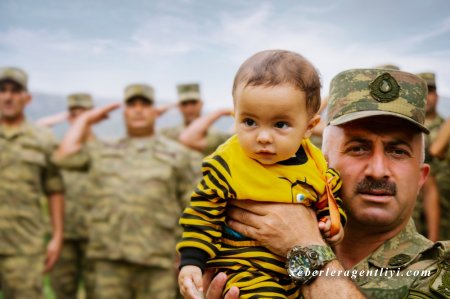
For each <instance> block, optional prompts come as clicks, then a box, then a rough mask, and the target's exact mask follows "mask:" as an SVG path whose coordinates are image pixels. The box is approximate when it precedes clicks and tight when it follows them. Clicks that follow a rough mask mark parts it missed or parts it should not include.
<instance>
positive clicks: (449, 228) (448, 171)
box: [413, 73, 450, 240]
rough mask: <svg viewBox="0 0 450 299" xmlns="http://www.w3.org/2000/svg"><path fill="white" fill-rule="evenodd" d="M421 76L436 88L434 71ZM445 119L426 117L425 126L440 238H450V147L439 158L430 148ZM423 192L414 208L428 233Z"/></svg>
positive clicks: (419, 226) (422, 229)
mask: <svg viewBox="0 0 450 299" xmlns="http://www.w3.org/2000/svg"><path fill="white" fill-rule="evenodd" d="M418 76H419V77H421V78H422V79H424V80H425V81H426V82H427V85H428V86H429V87H431V88H436V81H435V75H434V74H433V73H421V74H418ZM444 122H445V119H444V118H443V117H442V116H441V115H439V114H438V115H436V116H435V117H434V118H431V119H430V118H427V119H425V126H426V127H427V128H428V129H429V130H430V134H429V135H428V136H426V138H425V153H426V162H427V163H429V164H430V166H431V175H433V176H434V177H435V179H436V184H437V187H438V192H439V202H440V206H441V219H440V220H441V223H440V224H441V225H440V238H439V239H440V240H450V220H449V218H448V215H449V213H450V184H449V182H450V168H449V161H450V160H449V158H450V148H448V149H447V155H446V158H444V159H443V160H439V159H438V158H432V157H430V155H429V153H428V148H429V146H430V145H431V143H432V142H433V141H434V140H435V139H436V137H437V135H438V133H439V130H440V128H441V126H442V124H443V123H444ZM423 208H424V207H423V194H421V195H420V196H419V198H418V200H417V204H416V207H415V208H414V214H413V215H414V222H415V223H416V226H417V230H418V231H419V232H420V233H423V234H426V233H427V229H426V223H425V216H424V214H423Z"/></svg>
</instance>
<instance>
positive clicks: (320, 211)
mask: <svg viewBox="0 0 450 299" xmlns="http://www.w3.org/2000/svg"><path fill="white" fill-rule="evenodd" d="M326 179H327V181H328V182H329V184H330V186H331V191H332V192H333V195H334V198H335V199H336V203H337V205H338V210H339V214H340V216H341V217H340V218H341V223H342V226H345V224H346V223H347V214H346V213H345V211H344V208H343V205H344V203H343V201H342V198H341V197H340V191H341V187H342V180H341V176H340V174H339V172H337V170H335V169H333V168H328V170H327V172H326ZM329 215H330V212H329V207H328V206H325V207H317V219H320V218H322V217H324V216H329Z"/></svg>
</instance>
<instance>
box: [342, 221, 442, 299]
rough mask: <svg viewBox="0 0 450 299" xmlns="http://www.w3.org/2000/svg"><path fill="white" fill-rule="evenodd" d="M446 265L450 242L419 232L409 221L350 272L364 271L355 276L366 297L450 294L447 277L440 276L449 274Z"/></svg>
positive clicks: (420, 296) (437, 295)
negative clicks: (427, 237)
mask: <svg viewBox="0 0 450 299" xmlns="http://www.w3.org/2000/svg"><path fill="white" fill-rule="evenodd" d="M447 265H450V242H444V243H441V242H438V243H433V242H431V241H430V240H428V239H426V238H425V237H423V236H422V235H420V234H418V233H417V231H416V229H415V226H414V223H413V221H410V222H409V223H408V224H407V226H406V227H405V228H404V229H403V230H402V231H401V232H400V233H399V234H397V235H396V236H395V237H393V238H392V239H390V240H388V241H386V242H385V243H384V244H383V245H382V246H381V247H379V248H378V249H377V250H375V251H374V252H373V253H372V254H371V255H370V256H369V257H367V258H365V259H364V260H362V261H361V262H359V263H358V264H357V265H355V266H354V267H353V268H352V269H350V270H349V271H350V272H349V273H350V274H351V273H352V271H353V270H357V271H360V272H358V273H362V272H361V271H364V275H361V276H359V274H358V275H356V277H354V279H355V282H356V283H357V284H358V285H359V286H360V288H361V290H362V291H363V292H364V293H365V294H366V295H367V296H368V298H375V299H377V298H380V299H385V298H449V297H450V281H448V282H445V280H443V279H442V278H443V277H447V276H450V267H447ZM441 269H444V270H441ZM391 270H392V272H390V271H391ZM423 270H425V271H430V272H429V273H426V272H423ZM408 271H411V272H408ZM414 271H417V272H414ZM368 273H371V275H370V274H368ZM375 273H377V274H375ZM414 274H416V275H414ZM391 275H393V276H392V277H391Z"/></svg>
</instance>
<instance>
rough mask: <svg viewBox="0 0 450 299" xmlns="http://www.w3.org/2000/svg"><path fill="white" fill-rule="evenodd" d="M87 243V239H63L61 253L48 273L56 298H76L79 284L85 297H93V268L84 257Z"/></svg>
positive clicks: (90, 298) (89, 298)
mask: <svg viewBox="0 0 450 299" xmlns="http://www.w3.org/2000/svg"><path fill="white" fill-rule="evenodd" d="M87 244H88V241H87V240H64V245H63V247H62V250H61V255H60V257H59V259H58V261H57V262H56V264H55V266H54V268H53V269H52V272H51V273H50V281H51V285H52V289H53V292H54V293H55V295H56V298H57V299H76V298H77V294H78V291H79V289H80V285H81V286H83V288H84V293H85V294H86V296H85V298H86V299H92V298H94V297H93V290H94V286H93V282H94V268H93V265H92V263H91V262H90V261H88V260H87V259H86V249H87ZM81 282H82V284H81Z"/></svg>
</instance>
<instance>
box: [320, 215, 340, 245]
mask: <svg viewBox="0 0 450 299" xmlns="http://www.w3.org/2000/svg"><path fill="white" fill-rule="evenodd" d="M339 226H340V228H339V232H338V233H337V234H335V235H334V236H331V232H330V230H331V220H330V217H323V218H322V219H320V221H319V229H320V232H321V233H322V236H323V237H324V238H325V241H326V242H327V243H328V244H329V245H331V246H335V245H337V244H339V243H340V242H341V241H342V239H343V238H344V229H343V227H342V225H341V224H339Z"/></svg>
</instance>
